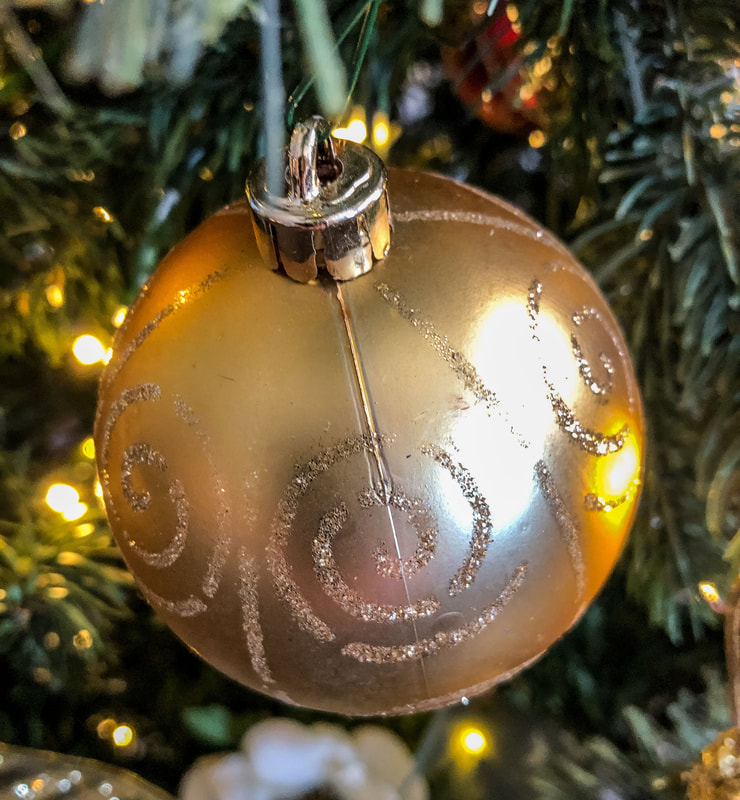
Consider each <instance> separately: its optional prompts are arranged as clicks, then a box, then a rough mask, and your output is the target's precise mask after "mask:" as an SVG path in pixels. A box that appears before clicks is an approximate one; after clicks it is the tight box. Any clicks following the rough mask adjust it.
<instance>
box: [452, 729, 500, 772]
mask: <svg viewBox="0 0 740 800" xmlns="http://www.w3.org/2000/svg"><path fill="white" fill-rule="evenodd" d="M492 751H493V737H492V736H491V733H490V731H489V730H488V729H487V728H486V727H485V726H483V725H482V724H480V723H479V722H476V721H473V720H470V719H465V720H462V721H461V722H459V723H458V724H456V725H455V726H454V728H453V729H452V731H451V733H450V739H449V752H450V755H451V756H452V759H453V761H454V762H455V764H456V765H457V767H458V768H459V769H462V770H468V769H472V768H473V767H474V766H475V765H476V764H477V763H478V762H479V761H480V760H481V759H483V758H485V757H486V756H489V755H490V754H491V753H492Z"/></svg>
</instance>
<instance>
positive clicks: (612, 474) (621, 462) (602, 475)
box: [584, 432, 641, 524]
mask: <svg viewBox="0 0 740 800" xmlns="http://www.w3.org/2000/svg"><path fill="white" fill-rule="evenodd" d="M640 465H641V455H640V445H639V442H638V440H637V437H636V435H635V433H634V432H632V433H630V435H629V436H628V437H627V440H626V441H625V443H624V446H623V447H622V449H621V450H619V451H618V452H616V453H610V454H609V455H608V456H605V457H603V458H599V459H597V461H596V463H595V466H594V472H593V479H592V480H593V483H592V484H591V485H590V487H589V488H590V489H591V491H589V492H588V493H587V494H586V495H585V497H584V501H585V506H586V509H587V510H588V511H597V512H604V513H605V514H609V515H611V519H612V521H613V522H614V523H615V524H618V523H619V522H621V520H622V519H624V515H625V514H627V513H629V512H630V510H631V508H632V506H633V503H632V500H634V499H635V497H636V496H637V492H638V490H639V488H640ZM605 519H606V518H604V517H602V520H605Z"/></svg>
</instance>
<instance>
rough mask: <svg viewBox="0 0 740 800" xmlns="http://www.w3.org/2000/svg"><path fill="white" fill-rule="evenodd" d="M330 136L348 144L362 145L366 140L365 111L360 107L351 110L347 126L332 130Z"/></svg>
mask: <svg viewBox="0 0 740 800" xmlns="http://www.w3.org/2000/svg"><path fill="white" fill-rule="evenodd" d="M332 136H335V137H336V138H337V139H346V140H347V141H349V142H357V144H362V143H363V142H364V141H365V139H367V127H366V126H365V110H364V109H363V108H362V107H361V106H355V108H353V109H352V114H351V115H350V118H349V121H348V122H347V125H346V126H345V127H343V128H334V130H333V131H332Z"/></svg>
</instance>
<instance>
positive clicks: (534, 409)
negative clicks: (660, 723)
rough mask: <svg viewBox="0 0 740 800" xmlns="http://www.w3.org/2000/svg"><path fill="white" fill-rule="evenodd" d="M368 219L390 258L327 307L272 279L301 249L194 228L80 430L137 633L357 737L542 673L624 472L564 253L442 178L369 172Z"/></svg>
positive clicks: (617, 520)
mask: <svg viewBox="0 0 740 800" xmlns="http://www.w3.org/2000/svg"><path fill="white" fill-rule="evenodd" d="M347 147H349V145H347ZM353 147H354V146H353ZM337 157H338V158H339V159H344V158H346V157H347V151H346V150H344V151H340V152H338V154H337ZM383 180H384V175H383ZM338 194H341V192H339V193H338ZM334 195H335V199H336V195H337V192H335V193H334ZM387 197H388V202H389V205H390V209H391V214H392V241H391V246H390V249H389V251H388V252H387V255H386V256H385V257H383V255H384V253H385V249H386V248H385V245H383V242H382V236H381V241H380V245H381V247H380V249H381V250H382V252H380V253H377V252H376V253H375V254H374V257H373V259H372V261H375V263H372V264H371V267H372V268H370V269H369V271H363V270H360V273H363V274H359V277H356V278H354V279H352V280H346V281H342V280H335V279H334V278H333V277H332V276H331V275H329V274H327V273H326V272H325V271H324V270H323V269H321V266H322V260H326V262H327V265H329V262H330V258H329V255H325V257H322V255H321V253H320V252H319V253H318V254H317V257H316V258H315V259H314V262H315V264H318V267H319V269H318V273H317V274H315V275H314V273H312V272H310V270H309V273H310V274H305V275H304V276H303V280H304V282H302V283H301V282H298V281H296V280H293V279H291V278H290V277H288V276H287V275H286V274H285V270H293V271H295V269H297V268H296V264H298V267H301V264H299V263H298V261H299V260H300V259H298V260H296V259H297V258H298V257H297V256H296V253H297V252H299V251H300V250H301V247H303V245H304V244H305V242H303V240H301V242H303V244H301V243H300V242H299V244H300V246H298V245H296V247H294V248H293V249H292V250H291V243H290V242H291V240H290V225H289V224H288V225H287V228H285V229H283V230H282V232H279V233H278V234H275V231H274V230H273V229H271V228H270V227H269V226H265V225H262V227H260V223H259V219H258V220H257V224H255V225H254V226H253V220H252V211H251V210H250V206H249V205H248V204H247V203H246V202H238V203H235V204H233V205H230V206H228V207H227V208H225V209H223V210H222V211H220V212H218V213H216V214H215V215H214V216H212V217H211V218H209V219H207V220H206V221H205V222H204V223H203V224H202V225H200V227H198V228H197V229H196V230H195V231H194V232H193V233H191V234H190V235H189V236H188V237H187V238H186V239H185V240H184V241H182V242H181V243H180V244H178V245H177V246H176V247H175V248H174V249H173V250H172V251H171V252H170V253H169V255H168V256H167V257H166V258H165V259H164V261H163V262H162V264H161V266H160V267H159V269H158V270H157V271H156V273H155V274H154V276H153V277H152V279H151V280H150V281H149V283H148V284H147V285H146V286H145V287H144V289H143V290H142V292H141V294H140V296H139V297H138V299H137V300H136V302H135V303H134V305H133V306H132V307H131V308H130V309H129V312H128V315H127V317H126V320H125V323H124V324H123V326H122V327H121V328H120V329H119V331H118V334H117V337H116V340H115V343H114V347H113V351H114V352H113V358H112V360H111V361H110V363H109V364H108V366H107V367H106V370H105V372H104V375H103V377H102V380H101V387H100V398H99V406H98V418H97V422H96V448H97V454H98V455H97V458H98V467H99V472H100V477H101V482H102V485H103V491H104V497H105V503H106V508H107V512H108V516H109V520H110V524H111V527H112V529H113V532H114V534H115V537H116V539H117V541H118V543H119V545H120V547H121V550H122V551H123V555H124V558H125V559H126V561H127V563H128V565H129V567H130V569H131V570H132V571H133V573H134V574H135V575H136V577H137V580H138V582H139V585H140V587H141V590H142V591H143V593H144V594H145V595H146V597H147V598H148V600H149V601H150V602H151V604H152V605H153V606H154V608H155V609H156V610H157V612H158V613H159V614H160V615H161V617H162V618H163V619H164V620H166V622H167V623H168V624H169V625H170V626H171V628H172V629H173V630H174V631H175V632H176V633H177V634H178V635H179V636H180V637H181V638H182V639H183V640H184V641H185V642H186V643H187V644H188V645H189V646H190V647H191V648H193V649H194V650H195V651H196V652H197V653H199V654H200V655H201V656H202V657H203V658H204V659H205V660H206V661H208V662H209V663H211V664H212V665H213V666H215V667H216V668H218V669H219V670H221V671H223V672H224V673H226V674H227V675H229V676H231V677H232V678H234V679H236V680H238V681H240V682H242V683H244V684H246V685H247V686H250V687H252V688H254V689H257V690H259V691H262V692H265V693H267V694H270V695H272V696H274V697H276V698H279V699H281V700H284V701H286V702H288V703H294V704H298V705H302V706H308V707H310V708H314V709H321V710H325V711H333V712H339V713H344V714H358V715H375V714H401V713H408V712H415V711H421V710H426V709H432V708H437V707H440V706H443V705H446V704H450V703H454V702H456V701H458V700H460V699H461V698H462V697H465V696H468V697H469V696H472V695H475V694H477V693H479V692H482V691H484V690H486V689H487V688H489V687H491V686H493V685H494V684H496V683H498V682H500V681H502V680H505V679H507V678H509V677H510V676H512V675H513V674H515V673H516V672H517V671H519V670H521V669H522V668H524V667H526V666H527V665H529V664H531V663H532V662H533V661H535V660H536V659H537V658H538V657H539V656H541V655H542V653H543V652H544V651H545V650H546V649H547V648H548V647H549V646H550V645H551V644H552V643H553V642H554V641H555V640H556V639H558V638H559V637H560V636H561V635H562V634H563V633H564V632H565V631H566V630H567V629H568V628H570V627H571V626H572V625H573V624H574V622H575V621H576V620H577V619H578V618H579V617H580V615H581V614H582V613H583V611H584V610H585V609H586V607H587V606H588V604H589V603H590V601H591V600H592V598H593V597H594V595H595V594H596V592H597V591H598V590H599V588H600V587H601V585H602V584H603V582H604V580H605V579H606V577H607V576H608V575H609V573H610V571H611V569H612V567H613V566H614V563H615V561H616V559H617V557H618V555H619V553H620V550H621V548H622V545H623V543H624V541H625V538H626V536H627V533H628V529H629V527H630V524H631V521H632V518H633V516H634V513H635V509H636V505H637V500H638V494H639V486H640V479H641V472H642V461H643V455H642V450H643V417H642V409H641V402H640V397H639V394H638V388H637V384H636V381H635V376H634V372H633V369H632V366H631V363H630V361H629V358H628V355H627V348H626V346H625V343H624V340H623V338H622V335H621V333H620V331H619V328H618V326H617V323H616V322H615V320H614V317H613V315H612V313H611V312H610V310H609V308H608V306H607V304H606V302H605V300H604V298H603V297H602V295H601V294H600V293H599V291H598V289H597V288H596V286H595V285H594V283H593V281H592V280H591V279H590V278H589V276H588V275H587V274H586V272H585V271H584V270H583V268H582V267H581V266H579V265H578V263H576V262H575V261H574V259H573V257H572V256H571V255H570V254H569V252H568V251H567V249H566V248H565V247H564V246H563V245H562V244H561V243H560V242H559V241H557V240H556V239H555V238H554V237H553V236H552V235H551V234H550V233H548V232H547V231H545V230H543V229H542V228H541V227H540V226H539V225H538V224H537V223H536V222H534V221H533V220H532V219H530V218H529V217H527V216H525V215H524V214H523V213H521V212H520V211H518V210H517V209H515V208H513V207H511V206H510V205H508V204H507V203H504V202H503V201H501V200H499V199H497V198H495V197H492V196H489V195H487V194H484V193H482V192H480V191H476V190H474V189H471V188H469V187H466V186H463V185H460V184H458V183H455V182H453V181H451V180H447V179H444V178H441V177H436V176H433V175H429V174H420V173H414V172H411V171H406V170H391V171H390V172H389V175H388V189H387ZM384 198H385V194H383V196H382V198H381V199H382V201H383V202H384ZM376 199H377V197H376ZM252 205H253V206H254V203H253V204H252ZM304 205H306V203H305V202H304ZM309 205H310V204H309ZM370 216H372V215H370ZM342 219H345V218H344V217H343V218H342ZM361 223H362V224H360V225H359V230H360V233H361V234H363V232H364V234H363V235H364V239H363V241H364V243H365V251H366V252H367V251H368V250H369V249H372V245H378V241H377V236H376V237H375V239H373V236H374V234H373V230H372V228H373V226H372V224H369V223H368V220H367V218H365V217H362V219H361ZM342 224H345V223H344V222H342V223H341V224H340V227H341V225H342ZM349 224H354V225H355V233H356V232H357V230H358V224H357V223H356V222H354V223H352V220H351V219H350V223H349ZM286 231H287V233H286ZM368 231H369V238H370V239H371V240H372V241H371V242H370V244H368V241H367V240H368V235H367V234H368ZM303 234H305V230H304V231H303V233H301V235H299V236H298V239H300V238H301V236H302V235H303ZM312 235H313V234H312ZM271 236H272V237H273V238H272V239H271V238H270V237H271ZM361 238H362V237H361ZM312 241H313V245H312V247H320V246H324V247H325V248H326V253H327V254H328V251H329V249H330V243H331V232H329V231H324V232H323V234H322V235H321V236H318V237H317V236H314V238H313V240H312ZM266 243H267V245H268V247H267V250H268V251H269V249H270V248H269V245H270V243H272V244H274V245H275V247H276V250H275V251H274V252H273V253H272V254H271V253H270V252H267V253H266V255H267V257H268V258H272V257H273V256H274V253H275V252H276V253H277V256H278V258H280V257H281V250H282V255H283V256H284V257H285V258H284V260H283V262H282V265H283V268H284V269H278V270H275V269H270V268H269V266H267V265H266V264H265V259H264V258H263V255H261V253H260V247H261V248H262V251H263V253H265V245H266ZM385 244H387V242H386V243H385ZM286 253H287V255H286ZM290 253H292V254H293V255H290ZM304 255H305V253H304ZM378 257H379V258H380V260H376V259H377V258H378ZM291 259H292V261H291ZM310 260H311V259H310V258H309V261H310ZM339 260H340V261H341V258H340V259H339ZM350 260H351V258H350ZM304 262H305V259H304ZM304 262H301V263H304ZM291 264H292V266H291ZM304 266H305V263H304ZM309 266H311V265H309ZM301 268H302V267H301ZM298 271H299V272H300V269H298Z"/></svg>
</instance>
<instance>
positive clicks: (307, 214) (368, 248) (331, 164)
mask: <svg viewBox="0 0 740 800" xmlns="http://www.w3.org/2000/svg"><path fill="white" fill-rule="evenodd" d="M285 158H286V162H287V164H286V168H285V189H286V194H285V196H276V195H274V194H271V193H270V192H269V191H268V189H267V184H266V180H265V162H264V159H262V160H260V161H258V162H257V164H256V165H255V167H254V169H253V170H252V172H251V173H250V175H249V177H248V178H247V186H246V190H247V199H248V201H249V205H250V207H251V209H252V222H253V225H254V232H255V235H256V237H257V245H258V247H259V250H260V253H261V255H262V257H263V259H264V260H265V261H266V262H267V264H268V265H269V266H270V267H271V268H272V269H274V270H279V269H282V270H283V271H284V272H285V273H286V274H287V275H289V276H290V277H291V278H293V279H294V280H296V281H299V282H301V283H308V282H309V281H312V280H314V279H315V278H317V277H318V271H319V268H326V269H327V271H328V272H329V274H330V275H332V276H333V277H334V278H335V279H336V280H340V281H347V280H352V279H353V278H357V277H359V276H360V275H364V274H365V273H366V272H369V271H370V270H371V269H372V266H373V263H374V262H375V261H380V260H381V259H383V258H385V256H386V254H387V253H388V249H389V247H390V240H391V234H390V212H389V208H388V194H387V188H386V187H387V180H388V178H387V173H386V169H385V165H384V164H383V162H382V161H381V160H380V158H378V156H377V155H376V154H375V153H373V151H372V150H370V149H369V148H367V147H363V146H362V145H359V144H355V143H354V142H346V141H343V140H340V139H334V138H333V137H332V135H331V131H330V129H329V125H328V123H327V121H326V120H325V119H323V118H322V117H312V118H311V119H310V120H308V121H306V122H300V123H298V124H297V125H296V126H295V128H294V129H293V134H292V136H291V139H290V145H289V147H287V148H286V150H285Z"/></svg>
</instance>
